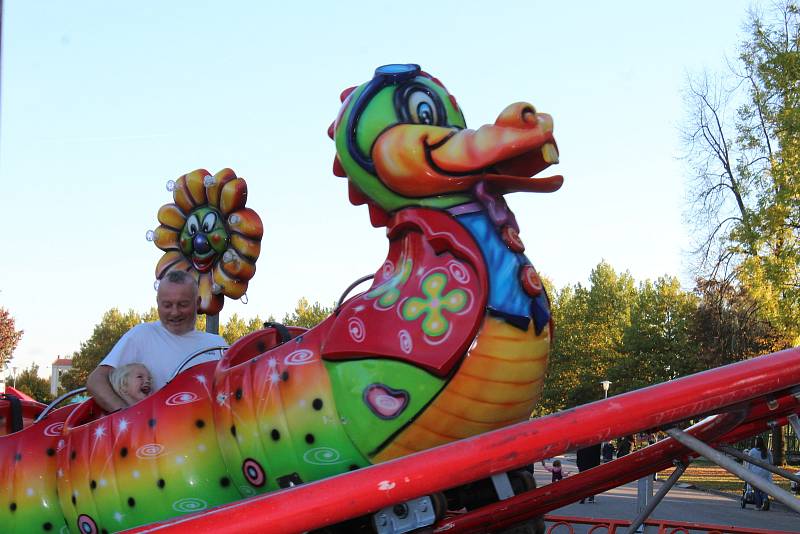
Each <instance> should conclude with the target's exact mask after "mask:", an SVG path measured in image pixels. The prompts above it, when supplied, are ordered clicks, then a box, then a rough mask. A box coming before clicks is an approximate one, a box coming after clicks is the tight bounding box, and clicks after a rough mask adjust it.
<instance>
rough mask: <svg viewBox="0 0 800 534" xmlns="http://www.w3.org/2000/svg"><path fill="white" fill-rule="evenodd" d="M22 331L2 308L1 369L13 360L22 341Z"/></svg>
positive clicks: (0, 315) (0, 332)
mask: <svg viewBox="0 0 800 534" xmlns="http://www.w3.org/2000/svg"><path fill="white" fill-rule="evenodd" d="M22 334H23V331H22V330H17V329H16V328H15V326H14V318H13V317H11V314H10V313H8V310H6V309H5V308H0V369H3V367H4V366H5V364H6V362H8V361H9V360H11V354H13V352H14V349H15V348H17V343H19V340H20V339H22Z"/></svg>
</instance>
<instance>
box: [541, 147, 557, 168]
mask: <svg viewBox="0 0 800 534" xmlns="http://www.w3.org/2000/svg"><path fill="white" fill-rule="evenodd" d="M542 157H543V158H544V160H545V162H547V163H550V164H554V163H558V149H557V148H556V145H554V144H553V143H547V144H545V145H544V146H543V147H542Z"/></svg>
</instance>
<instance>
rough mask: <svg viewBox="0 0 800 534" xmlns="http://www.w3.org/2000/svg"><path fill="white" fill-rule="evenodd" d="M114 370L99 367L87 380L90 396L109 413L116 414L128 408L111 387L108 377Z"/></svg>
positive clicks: (109, 367) (104, 366)
mask: <svg viewBox="0 0 800 534" xmlns="http://www.w3.org/2000/svg"><path fill="white" fill-rule="evenodd" d="M113 370H114V368H113V367H111V366H109V365H98V366H97V367H96V368H95V370H94V371H92V372H91V374H90V375H89V378H87V379H86V389H87V390H89V394H90V395H91V396H92V397H94V400H95V402H96V403H97V404H99V405H100V407H101V408H103V409H104V410H105V411H107V412H116V411H117V410H121V409H123V408H127V406H128V405H127V404H126V403H125V401H124V400H122V398H121V397H120V396H119V395H117V394H116V393H115V392H114V390H113V389H112V387H111V381H110V380H109V379H108V376H109V375H110V374H111V371H113Z"/></svg>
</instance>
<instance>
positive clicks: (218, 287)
mask: <svg viewBox="0 0 800 534" xmlns="http://www.w3.org/2000/svg"><path fill="white" fill-rule="evenodd" d="M211 292H212V293H214V294H215V295H219V294H220V293H222V286H221V285H219V284H217V283H216V282H214V283H213V284H211Z"/></svg>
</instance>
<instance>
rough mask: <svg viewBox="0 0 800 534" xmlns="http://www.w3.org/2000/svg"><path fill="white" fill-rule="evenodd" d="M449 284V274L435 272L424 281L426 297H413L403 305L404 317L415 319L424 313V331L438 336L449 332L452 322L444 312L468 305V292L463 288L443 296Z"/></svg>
mask: <svg viewBox="0 0 800 534" xmlns="http://www.w3.org/2000/svg"><path fill="white" fill-rule="evenodd" d="M446 286H447V276H445V275H444V274H442V273H434V274H432V275H430V276H428V277H427V278H425V280H423V281H422V292H423V293H425V296H426V297H428V298H426V299H423V298H420V297H412V298H410V299H408V300H407V301H406V303H405V304H404V305H403V310H402V313H403V319H405V320H407V321H413V320H414V319H417V318H419V317H420V316H422V315H425V319H423V321H422V331H423V332H425V334H427V335H428V336H431V337H437V336H441V335H443V334H446V333H447V330H448V329H449V328H450V323H449V322H448V320H447V319H446V318H445V316H444V314H443V313H442V311H443V310H447V311H449V312H452V313H457V312H460V311H461V310H463V309H464V306H466V305H467V293H466V292H465V291H464V290H463V289H454V290H452V291H450V292H449V293H447V294H446V295H444V296H442V293H444V288H445V287H446Z"/></svg>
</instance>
